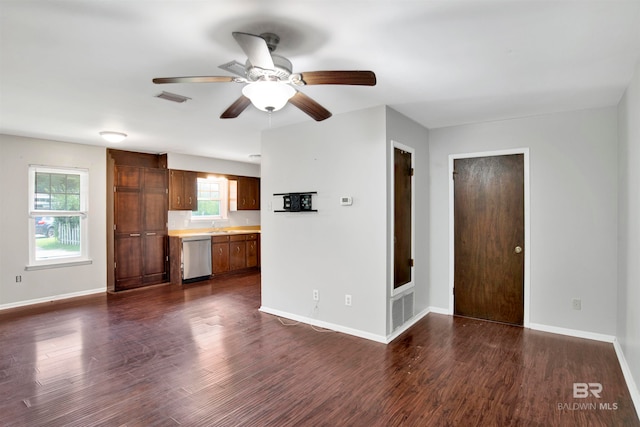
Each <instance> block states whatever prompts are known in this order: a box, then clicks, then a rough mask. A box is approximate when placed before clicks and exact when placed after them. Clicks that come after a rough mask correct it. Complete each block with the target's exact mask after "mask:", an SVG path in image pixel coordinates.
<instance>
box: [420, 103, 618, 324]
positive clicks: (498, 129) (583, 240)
mask: <svg viewBox="0 0 640 427" xmlns="http://www.w3.org/2000/svg"><path fill="white" fill-rule="evenodd" d="M429 145H430V153H429V155H430V172H431V189H430V192H431V201H430V206H431V210H430V212H431V226H430V232H431V249H430V256H431V262H430V266H431V267H430V268H431V270H430V271H431V275H430V283H431V295H430V296H431V305H434V306H438V307H442V308H449V307H448V305H449V294H448V292H449V287H448V283H449V267H448V263H449V259H448V253H449V235H448V229H449V228H448V227H449V222H448V221H449V200H448V188H449V187H448V178H449V177H448V156H449V155H450V154H458V153H473V152H482V151H492V150H502V149H510V148H522V147H529V148H530V195H531V217H530V221H531V222H530V224H531V242H530V245H529V248H526V249H525V250H529V251H530V252H529V254H530V259H531V282H530V289H531V295H530V297H531V306H530V308H531V311H530V322H531V323H532V324H534V323H535V324H538V325H545V326H552V327H556V328H565V329H571V330H577V331H587V332H591V333H598V334H607V335H611V336H613V335H615V332H616V304H617V285H616V281H617V279H616V278H617V239H616V233H617V148H616V147H617V118H616V109H615V108H613V107H612V108H603V109H594V110H584V111H575V112H569V113H558V114H551V115H544V116H538V117H529V118H523V119H514V120H504V121H498V122H490V123H482V124H473V125H466V126H455V127H449V128H441V129H431V130H430V132H429ZM572 298H580V299H582V310H581V311H577V310H573V309H572V307H571V300H572Z"/></svg>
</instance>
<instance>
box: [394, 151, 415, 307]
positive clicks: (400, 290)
mask: <svg viewBox="0 0 640 427" xmlns="http://www.w3.org/2000/svg"><path fill="white" fill-rule="evenodd" d="M395 148H399V149H400V150H403V151H406V152H407V153H410V154H411V167H412V168H413V169H414V171H415V157H416V151H415V149H414V148H412V147H409V146H408V145H404V144H402V143H400V142H398V141H395V140H393V139H392V140H391V143H390V144H389V153H390V156H391V157H390V159H391V161H390V166H389V168H390V170H389V175H390V178H389V180H390V189H389V194H390V199H389V200H390V203H388V204H387V205H388V214H389V218H390V222H389V230H390V234H389V238H390V244H389V265H390V267H391V268H389V273H388V276H389V277H388V282H389V289H390V296H391V297H395V296H396V295H400V294H401V293H403V292H406V291H408V290H409V289H411V288H413V287H414V286H415V265H414V266H413V267H411V281H409V283H405V284H404V285H402V286H400V287H399V288H397V289H394V287H393V280H394V279H393V277H394V276H393V274H394V268H395V267H394V260H395V245H394V243H393V236H394V233H395V212H394V200H395V187H394V184H395V177H394V156H395V154H394V149H395ZM415 207H416V178H415V174H414V176H412V177H411V258H412V259H414V260H415V253H416V251H415V248H416V208H415Z"/></svg>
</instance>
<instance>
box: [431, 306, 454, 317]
mask: <svg viewBox="0 0 640 427" xmlns="http://www.w3.org/2000/svg"><path fill="white" fill-rule="evenodd" d="M428 310H429V313H436V314H446V315H447V316H452V315H453V313H452V312H451V311H449V309H448V308H442V307H429V309H428Z"/></svg>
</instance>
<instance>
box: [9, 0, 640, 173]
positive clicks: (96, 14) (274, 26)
mask: <svg viewBox="0 0 640 427" xmlns="http://www.w3.org/2000/svg"><path fill="white" fill-rule="evenodd" d="M232 31H244V32H249V33H252V34H259V33H262V32H266V31H270V32H275V33H277V34H279V35H280V38H281V43H280V46H279V47H278V49H277V52H276V53H278V54H281V55H283V56H286V57H287V58H289V59H290V60H291V61H292V62H293V67H294V72H301V71H317V70H373V71H374V72H375V73H376V75H377V78H378V84H377V86H374V87H354V86H309V87H304V88H302V89H301V90H302V91H303V92H304V93H306V94H307V95H309V96H311V97H312V98H314V99H315V100H316V101H318V102H319V103H320V104H322V105H323V106H325V107H326V108H327V109H328V110H330V111H331V112H332V113H333V114H340V113H343V112H347V111H352V110H357V109H362V108H367V107H372V106H378V105H383V104H386V105H389V106H390V107H392V108H394V109H396V110H397V111H399V112H400V113H402V114H404V115H406V116H408V117H410V118H412V119H413V120H415V121H417V122H419V123H421V124H423V125H424V126H426V127H429V128H434V127H441V126H449V125H456V124H462V123H471V122H480V121H488V120H497V119H504V118H511V117H521V116H529V115H536V114H542V113H549V112H556V111H565V110H574V109H583V108H592V107H601V106H610V105H615V104H617V102H618V101H619V100H620V97H621V96H622V94H623V92H624V89H625V88H626V86H627V84H628V83H629V81H630V79H631V76H632V74H633V70H634V67H635V65H636V64H637V63H638V60H639V58H640V0H631V1H616V0H611V1H579V0H575V1H483V0H475V1H464V2H463V1H456V0H447V1H426V0H420V1H408V0H359V1H354V0H351V1H350V0H317V1H314V0H308V1H303V0H270V1H264V0H217V1H213V0H211V1H188V0H180V1H177V0H176V1H169V0H167V1H160V0H147V1H136V0H128V1H116V0H112V1H103V0H66V1H55V0H18V1H6V0H0V133H5V134H13V135H22V136H30V137H38V138H46V139H53V140H60V141H69V142H77V143H83V144H95V145H107V144H106V143H105V142H104V141H102V140H101V139H100V137H99V136H98V132H99V131H101V130H115V131H121V132H125V133H127V134H128V135H129V137H128V138H127V139H126V141H125V142H124V143H120V144H118V145H115V144H111V145H110V146H112V147H117V148H121V149H125V150H139V151H147V152H176V153H187V154H194V155H202V156H210V157H219V158H223V159H232V160H240V161H250V160H249V158H248V156H249V154H253V153H259V152H260V132H261V131H262V130H264V129H267V128H268V127H269V126H270V125H271V126H272V127H279V126H283V125H287V124H292V123H296V122H302V121H312V119H311V118H309V117H308V116H307V115H306V114H304V113H302V112H301V111H300V110H298V109H296V108H295V107H293V106H291V105H288V106H286V107H285V108H284V109H283V110H281V111H278V112H276V113H274V114H273V115H272V117H271V124H270V123H269V117H268V114H267V113H264V112H260V111H258V110H256V109H255V108H254V107H249V108H248V109H247V110H245V112H244V113H242V114H241V115H240V117H238V118H236V119H227V120H221V119H219V118H218V117H219V116H220V114H221V113H222V112H223V111H224V110H225V109H226V108H227V107H228V106H229V105H230V104H231V103H232V102H233V101H234V100H236V99H237V98H238V97H239V96H240V94H241V92H240V91H241V88H242V86H241V84H237V83H215V84H171V85H154V84H153V83H152V82H151V79H152V78H153V77H169V76H184V75H230V74H228V73H227V72H225V71H223V70H220V69H219V68H218V65H221V64H224V63H226V62H229V61H231V60H237V61H240V62H244V61H245V57H244V54H243V53H242V50H241V49H240V47H239V46H238V45H237V44H236V42H235V41H234V39H233V37H232V36H231V32H232ZM163 90H165V91H168V92H173V93H177V94H181V95H185V96H188V97H190V98H192V100H191V101H188V102H186V103H184V104H175V103H171V102H168V101H164V100H160V99H157V98H155V97H154V96H155V95H157V94H159V93H160V92H161V91H163ZM328 120H331V118H330V119H328ZM318 126H322V122H320V123H318Z"/></svg>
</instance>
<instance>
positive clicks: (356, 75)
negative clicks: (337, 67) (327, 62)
mask: <svg viewBox="0 0 640 427" xmlns="http://www.w3.org/2000/svg"><path fill="white" fill-rule="evenodd" d="M300 78H301V80H302V81H303V82H304V84H307V85H360V86H375V85H376V75H375V73H374V72H373V71H307V72H305V73H300Z"/></svg>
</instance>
